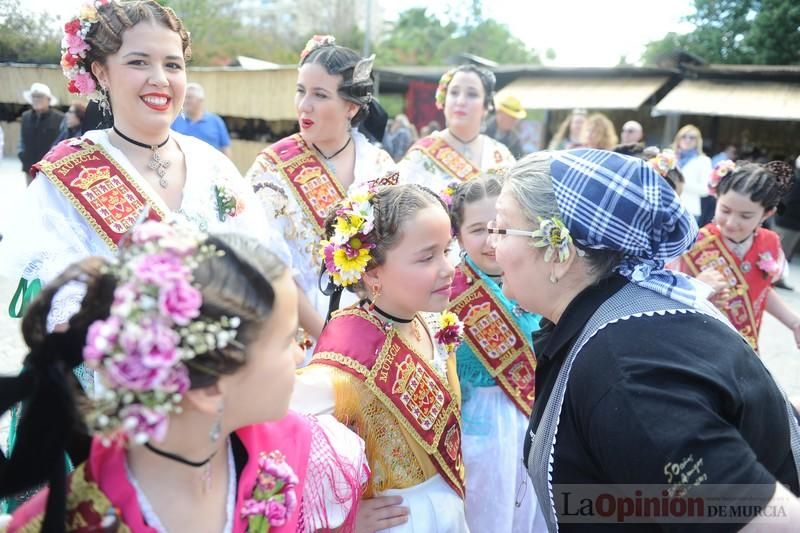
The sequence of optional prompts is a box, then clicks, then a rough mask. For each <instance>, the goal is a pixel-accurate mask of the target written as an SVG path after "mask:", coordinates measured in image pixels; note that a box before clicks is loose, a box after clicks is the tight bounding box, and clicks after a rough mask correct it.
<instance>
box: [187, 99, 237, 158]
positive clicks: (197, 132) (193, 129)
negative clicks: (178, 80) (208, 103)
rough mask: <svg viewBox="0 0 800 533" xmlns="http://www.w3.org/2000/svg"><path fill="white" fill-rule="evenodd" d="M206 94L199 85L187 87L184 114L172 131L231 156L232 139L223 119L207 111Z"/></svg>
mask: <svg viewBox="0 0 800 533" xmlns="http://www.w3.org/2000/svg"><path fill="white" fill-rule="evenodd" d="M205 100H206V93H205V91H204V90H203V87H202V86H201V85H200V84H199V83H188V84H187V85H186V99H185V100H184V101H183V113H181V114H179V115H178V116H177V118H176V119H175V122H173V123H172V129H173V130H175V131H177V132H178V133H183V134H184V135H191V136H192V137H197V138H198V139H200V140H201V141H205V142H207V143H208V144H210V145H211V146H213V147H214V148H216V149H217V150H219V151H221V152H222V153H223V154H225V155H226V156H228V157H230V156H231V138H230V135H228V128H227V127H226V126H225V122H223V120H222V118H220V116H219V115H215V114H214V113H209V112H208V111H206V110H205V106H204V104H205Z"/></svg>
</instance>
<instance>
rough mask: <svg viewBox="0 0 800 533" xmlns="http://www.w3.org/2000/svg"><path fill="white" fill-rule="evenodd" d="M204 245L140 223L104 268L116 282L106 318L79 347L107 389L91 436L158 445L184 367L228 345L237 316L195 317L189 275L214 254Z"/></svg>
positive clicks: (195, 293)
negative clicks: (118, 434) (120, 433)
mask: <svg viewBox="0 0 800 533" xmlns="http://www.w3.org/2000/svg"><path fill="white" fill-rule="evenodd" d="M204 241H205V236H204V235H203V234H202V233H199V232H197V231H196V230H194V229H191V228H189V227H183V226H178V225H170V224H166V223H163V222H153V221H149V222H145V223H143V224H141V225H139V226H137V227H136V228H134V229H133V233H132V235H131V241H130V244H129V245H128V246H127V247H125V248H124V249H123V251H122V257H121V260H120V262H119V264H117V265H114V266H112V267H110V273H111V274H113V275H114V277H115V278H116V279H117V287H116V289H115V290H114V300H113V302H112V304H111V310H110V315H109V317H108V318H106V319H104V320H96V321H95V322H93V323H92V324H91V325H90V326H89V330H88V334H87V337H86V346H85V347H84V349H83V358H84V361H85V362H86V364H87V366H89V367H91V368H94V369H96V370H98V371H99V372H100V373H101V375H102V376H103V379H104V381H105V385H106V390H105V391H104V393H103V394H102V395H101V396H100V397H99V398H97V399H96V400H95V409H94V411H93V412H92V413H90V415H89V423H90V425H91V426H93V428H94V429H95V430H96V431H98V432H101V433H106V434H110V433H113V432H115V431H117V430H119V429H122V430H124V431H126V432H127V433H128V435H129V436H130V437H131V439H132V440H133V442H135V443H138V444H143V443H145V442H147V441H148V440H150V439H154V440H156V441H160V440H163V439H164V437H165V436H166V432H167V417H168V414H169V413H170V412H178V410H179V407H178V404H179V402H180V401H181V398H182V394H183V393H185V392H186V391H187V390H188V389H189V385H190V383H189V371H188V368H187V365H186V363H187V362H188V361H190V360H191V359H193V358H194V357H195V356H197V355H198V354H201V353H206V352H209V351H211V350H215V349H218V348H224V347H225V346H227V345H228V344H230V343H232V342H235V340H234V339H235V337H236V333H237V332H236V328H237V327H238V326H239V323H240V320H239V318H238V317H232V318H228V317H221V318H220V319H219V320H215V321H211V320H205V319H203V318H201V317H200V308H201V306H202V303H203V298H202V294H201V293H200V291H199V290H198V289H197V288H195V287H194V286H193V285H192V280H193V278H192V271H193V270H194V268H196V267H197V265H198V263H199V262H200V261H203V260H205V259H207V258H209V257H211V256H213V255H216V254H217V253H219V252H217V250H216V249H215V248H214V247H213V246H210V245H208V244H205V243H204Z"/></svg>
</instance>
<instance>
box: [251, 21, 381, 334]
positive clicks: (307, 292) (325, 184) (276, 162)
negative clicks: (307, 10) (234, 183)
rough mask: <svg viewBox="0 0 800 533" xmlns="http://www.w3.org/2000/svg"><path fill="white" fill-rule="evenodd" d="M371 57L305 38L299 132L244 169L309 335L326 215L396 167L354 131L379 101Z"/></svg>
mask: <svg viewBox="0 0 800 533" xmlns="http://www.w3.org/2000/svg"><path fill="white" fill-rule="evenodd" d="M373 60H374V57H368V58H362V57H361V56H360V55H359V54H358V53H356V52H354V51H353V50H351V49H349V48H346V47H344V46H339V45H337V44H336V43H335V39H334V38H333V37H332V36H330V35H325V36H319V35H318V36H314V38H312V39H311V40H309V41H308V44H306V47H305V49H304V50H303V52H302V53H301V54H300V63H299V68H298V71H297V92H296V93H295V108H296V111H297V122H298V124H299V126H300V132H299V133H296V134H294V135H291V136H289V137H286V138H284V139H281V140H279V141H278V142H276V143H275V144H272V145H270V146H268V147H267V148H265V149H264V150H263V151H262V152H261V153H260V154H258V157H256V160H255V161H254V162H253V164H252V166H251V167H250V170H248V171H247V174H246V176H247V179H248V181H249V182H250V185H251V186H252V187H253V189H254V190H255V191H256V194H257V195H258V196H259V200H260V203H261V205H262V206H263V208H264V209H265V210H266V212H267V214H268V217H269V219H270V220H272V221H274V222H273V224H276V225H277V226H278V228H279V231H280V232H281V233H282V234H283V237H284V239H285V241H286V242H287V244H288V245H289V248H290V250H291V254H292V263H293V266H294V268H295V270H296V279H297V283H298V285H299V286H300V288H301V289H302V294H301V296H300V301H301V304H300V323H301V325H302V327H303V329H304V330H305V331H306V333H308V334H309V335H311V336H312V337H314V338H316V337H319V334H320V332H321V331H322V325H323V322H324V318H325V315H326V313H327V311H328V305H329V303H330V298H329V296H327V295H325V294H323V293H322V292H321V291H320V289H319V285H320V281H319V278H320V261H319V258H318V257H317V255H316V248H317V246H318V245H319V242H320V241H321V240H322V238H323V237H324V235H325V226H324V223H325V217H326V216H327V214H328V211H329V210H330V208H331V206H332V205H334V204H335V203H336V202H337V201H339V200H341V199H343V198H344V197H345V196H346V195H347V192H348V191H349V190H350V189H351V188H352V187H355V186H358V185H360V184H363V183H366V182H367V181H370V180H374V179H377V178H380V177H382V176H384V175H386V174H387V173H389V172H391V171H393V170H394V169H395V164H394V161H393V160H392V158H391V156H390V155H389V154H388V153H386V152H385V151H384V150H381V149H380V148H378V147H376V146H374V145H372V144H370V143H369V142H368V141H367V139H366V138H365V137H364V135H363V134H361V133H360V132H359V131H358V130H357V126H358V125H359V124H360V123H361V122H362V121H364V120H365V119H366V117H367V115H369V113H371V112H373V110H376V109H377V107H378V103H377V102H376V101H375V100H374V99H373V98H372V91H373V76H372V63H373ZM377 133H378V132H375V134H376V135H377ZM381 134H382V131H381ZM301 178H302V179H301Z"/></svg>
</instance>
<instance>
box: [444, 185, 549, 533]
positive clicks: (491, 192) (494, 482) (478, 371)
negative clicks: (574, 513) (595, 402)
mask: <svg viewBox="0 0 800 533" xmlns="http://www.w3.org/2000/svg"><path fill="white" fill-rule="evenodd" d="M500 188H501V184H500V181H499V180H498V179H497V177H494V176H482V177H480V178H477V179H474V180H472V181H468V182H466V183H462V184H460V185H458V186H457V187H456V189H455V191H454V192H453V194H452V196H449V197H447V198H448V199H447V200H445V202H448V201H449V202H450V221H451V224H452V226H453V233H454V234H455V236H456V238H457V239H458V242H459V244H460V246H461V250H462V253H461V263H460V264H459V265H458V266H457V267H456V274H455V278H454V280H453V286H452V289H451V292H450V306H449V310H450V311H451V312H452V313H454V314H455V315H457V316H458V318H459V320H461V322H462V323H463V324H464V333H463V342H462V343H461V344H460V345H459V347H458V351H457V352H456V369H457V370H458V380H459V382H460V383H461V398H462V406H461V419H462V424H463V438H462V445H461V449H462V451H463V455H464V469H465V471H466V491H467V497H466V500H465V506H466V511H467V524H469V528H470V531H505V532H508V533H512V532H514V533H522V532H532V531H543V526H544V524H543V523H541V522H540V523H536V520H535V517H536V516H537V514H536V507H537V503H536V497H535V495H534V494H533V493H532V491H525V492H524V493H520V487H521V486H524V485H526V484H527V477H528V474H527V472H526V471H525V468H524V466H523V464H522V462H521V461H520V457H522V443H523V440H524V437H525V431H526V429H527V427H528V418H529V417H530V415H531V409H532V408H533V400H534V392H535V389H534V386H535V382H534V376H535V372H536V356H535V355H534V353H533V346H532V345H531V333H532V332H533V331H536V330H537V329H538V324H539V319H540V318H541V317H540V316H538V315H535V314H532V313H528V312H526V311H524V310H523V309H522V308H521V307H519V305H517V303H516V302H514V301H513V300H510V299H509V298H507V297H506V296H505V295H504V294H503V292H502V289H501V287H502V284H503V282H502V278H501V276H502V274H503V272H502V270H501V269H500V266H499V265H498V264H497V261H496V260H495V256H494V249H492V247H491V246H489V242H488V236H489V234H488V233H487V231H486V226H487V224H488V223H489V222H491V221H493V220H494V219H495V216H496V214H497V210H496V208H495V203H496V201H497V197H498V195H499V194H500ZM490 458H491V459H490Z"/></svg>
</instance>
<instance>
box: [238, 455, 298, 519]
mask: <svg viewBox="0 0 800 533" xmlns="http://www.w3.org/2000/svg"><path fill="white" fill-rule="evenodd" d="M258 469H259V472H258V477H257V478H256V486H255V487H254V488H253V493H252V497H251V498H248V499H246V500H245V501H244V503H243V504H242V510H241V513H242V517H243V518H246V519H247V522H248V525H247V533H266V532H268V531H269V530H270V529H271V528H273V527H280V526H282V525H284V524H285V523H286V520H287V518H288V517H289V516H290V515H291V514H292V512H294V509H295V507H297V494H296V493H295V486H296V485H297V483H298V479H297V475H295V473H294V470H292V467H291V466H289V463H287V462H286V458H285V457H284V455H283V454H282V453H281V452H279V451H278V450H275V451H272V452H270V453H269V454H267V453H264V452H261V455H260V456H259V458H258Z"/></svg>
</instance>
